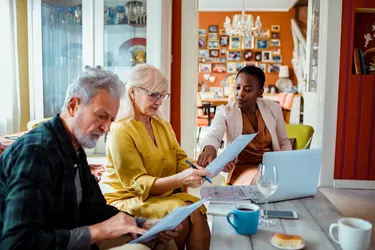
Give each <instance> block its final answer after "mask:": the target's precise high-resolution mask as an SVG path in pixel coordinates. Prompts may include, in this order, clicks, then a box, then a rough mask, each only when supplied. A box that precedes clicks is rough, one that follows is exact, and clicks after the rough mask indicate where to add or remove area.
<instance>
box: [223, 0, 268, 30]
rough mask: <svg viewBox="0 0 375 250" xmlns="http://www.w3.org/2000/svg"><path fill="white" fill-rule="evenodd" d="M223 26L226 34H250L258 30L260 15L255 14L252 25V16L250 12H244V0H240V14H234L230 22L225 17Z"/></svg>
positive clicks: (260, 23) (259, 27) (260, 24)
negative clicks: (255, 17)
mask: <svg viewBox="0 0 375 250" xmlns="http://www.w3.org/2000/svg"><path fill="white" fill-rule="evenodd" d="M224 28H225V32H226V33H227V34H228V35H235V36H252V33H253V31H257V32H260V29H261V28H262V22H261V21H260V16H257V19H256V21H255V26H254V19H253V16H252V15H250V14H247V15H246V14H245V0H242V13H241V15H239V14H237V15H234V16H233V22H232V24H231V23H230V18H229V17H226V18H225V22H224Z"/></svg>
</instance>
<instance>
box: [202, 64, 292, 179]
mask: <svg viewBox="0 0 375 250" xmlns="http://www.w3.org/2000/svg"><path fill="white" fill-rule="evenodd" d="M264 82H265V75H264V73H263V71H262V70H261V69H259V68H258V67H254V66H245V67H243V68H242V69H241V70H240V71H239V72H238V74H237V76H236V82H235V85H234V97H235V100H233V101H231V102H229V103H228V104H227V105H226V106H221V107H218V109H217V112H216V114H215V118H214V119H213V121H212V123H211V127H210V131H209V133H208V135H207V136H206V137H205V138H204V139H203V142H202V143H201V153H200V155H199V156H198V160H197V163H198V164H199V165H200V166H203V167H205V166H207V165H208V164H209V163H210V162H211V161H212V160H214V159H215V158H216V155H217V150H218V149H219V147H220V145H221V141H222V139H223V137H224V134H226V142H227V143H231V142H232V141H233V140H234V139H235V138H236V137H237V136H239V135H241V134H250V133H255V132H257V133H258V135H257V136H256V137H255V138H254V139H253V140H252V141H251V142H250V143H249V144H248V145H247V146H246V148H245V149H244V150H243V151H242V152H241V153H240V154H239V156H238V158H237V159H236V160H235V161H233V162H231V163H229V164H228V165H227V166H226V167H225V169H224V171H225V172H229V176H228V179H227V183H228V184H232V185H246V184H250V182H251V180H252V179H253V177H254V176H255V174H256V172H257V168H258V165H259V163H261V162H262V157H263V154H264V153H265V152H267V151H280V150H291V149H292V147H291V144H290V142H289V140H288V136H287V133H286V129H285V121H284V117H283V113H282V111H281V108H280V105H279V104H278V103H276V102H274V101H271V100H266V99H263V98H262V94H263V87H264ZM237 161H238V162H237Z"/></svg>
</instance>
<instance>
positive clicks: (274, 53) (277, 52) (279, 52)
mask: <svg viewBox="0 0 375 250" xmlns="http://www.w3.org/2000/svg"><path fill="white" fill-rule="evenodd" d="M272 54H273V55H280V54H281V49H280V48H272Z"/></svg>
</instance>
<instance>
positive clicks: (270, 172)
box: [256, 164, 278, 227]
mask: <svg viewBox="0 0 375 250" xmlns="http://www.w3.org/2000/svg"><path fill="white" fill-rule="evenodd" d="M256 183H257V187H258V189H259V192H261V193H262V194H263V195H264V196H265V197H266V204H265V209H264V216H263V218H261V219H260V220H259V224H260V225H264V226H266V227H272V226H275V225H276V221H275V220H271V219H268V216H267V210H268V198H269V197H270V196H271V195H272V194H274V193H275V192H276V189H277V184H278V182H277V170H276V167H275V166H274V165H263V164H259V168H258V174H257V176H256Z"/></svg>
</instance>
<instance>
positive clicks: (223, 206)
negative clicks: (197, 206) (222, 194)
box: [207, 200, 251, 216]
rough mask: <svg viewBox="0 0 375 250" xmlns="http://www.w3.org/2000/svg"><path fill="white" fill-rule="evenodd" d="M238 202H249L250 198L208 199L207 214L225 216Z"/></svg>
mask: <svg viewBox="0 0 375 250" xmlns="http://www.w3.org/2000/svg"><path fill="white" fill-rule="evenodd" d="M240 204H251V201H250V200H225V201H224V200H221V201H210V204H209V205H208V208H207V214H208V215H214V216H227V214H228V213H230V212H232V211H233V208H234V207H235V206H236V205H240Z"/></svg>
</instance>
